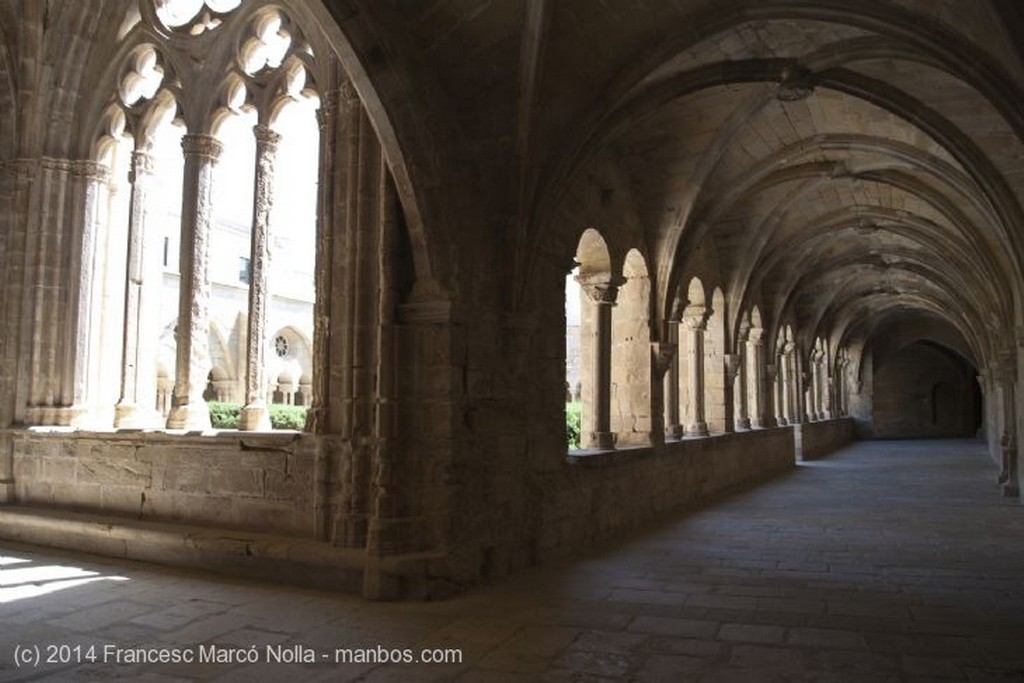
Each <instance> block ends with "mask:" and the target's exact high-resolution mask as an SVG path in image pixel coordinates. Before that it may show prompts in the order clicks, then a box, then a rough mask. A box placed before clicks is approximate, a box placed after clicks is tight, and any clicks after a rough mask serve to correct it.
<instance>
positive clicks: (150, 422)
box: [114, 402, 163, 429]
mask: <svg viewBox="0 0 1024 683" xmlns="http://www.w3.org/2000/svg"><path fill="white" fill-rule="evenodd" d="M160 427H163V419H162V418H161V416H160V413H158V412H156V411H155V410H152V409H147V408H142V407H140V406H138V405H136V404H135V403H124V402H122V403H118V404H117V405H116V406H114V429H159V428H160Z"/></svg>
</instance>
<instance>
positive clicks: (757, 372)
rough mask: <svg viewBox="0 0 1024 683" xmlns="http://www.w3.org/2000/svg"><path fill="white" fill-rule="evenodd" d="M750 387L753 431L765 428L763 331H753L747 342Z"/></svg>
mask: <svg viewBox="0 0 1024 683" xmlns="http://www.w3.org/2000/svg"><path fill="white" fill-rule="evenodd" d="M747 359H748V361H749V365H750V367H749V377H748V379H749V381H750V385H749V387H748V389H749V395H750V426H751V428H752V429H762V428H764V427H765V415H764V366H763V365H762V363H761V331H760V330H751V331H750V338H749V339H748V341H747Z"/></svg>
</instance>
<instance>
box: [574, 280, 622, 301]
mask: <svg viewBox="0 0 1024 683" xmlns="http://www.w3.org/2000/svg"><path fill="white" fill-rule="evenodd" d="M576 282H578V283H579V284H580V288H581V289H582V290H583V291H584V292H585V293H586V295H587V296H589V297H590V299H591V301H593V302H594V303H596V304H609V305H610V304H614V303H615V300H616V298H617V297H618V295H619V286H620V285H622V284H623V283H625V280H624V279H623V278H621V277H619V278H616V277H611V276H609V275H607V274H606V273H599V274H596V275H577V276H576Z"/></svg>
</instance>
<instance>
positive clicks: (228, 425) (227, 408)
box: [206, 401, 242, 429]
mask: <svg viewBox="0 0 1024 683" xmlns="http://www.w3.org/2000/svg"><path fill="white" fill-rule="evenodd" d="M206 405H207V406H209V407H210V424H211V425H213V428H214V429H238V415H239V414H240V413H241V412H242V406H241V405H240V404H238V403H220V402H218V401H207V403H206Z"/></svg>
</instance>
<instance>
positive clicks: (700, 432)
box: [686, 422, 708, 436]
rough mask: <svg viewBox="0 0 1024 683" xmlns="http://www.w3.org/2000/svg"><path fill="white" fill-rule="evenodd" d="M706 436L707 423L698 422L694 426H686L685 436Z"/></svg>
mask: <svg viewBox="0 0 1024 683" xmlns="http://www.w3.org/2000/svg"><path fill="white" fill-rule="evenodd" d="M707 435H708V424H707V422H698V423H696V424H692V425H687V426H686V436H707Z"/></svg>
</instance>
